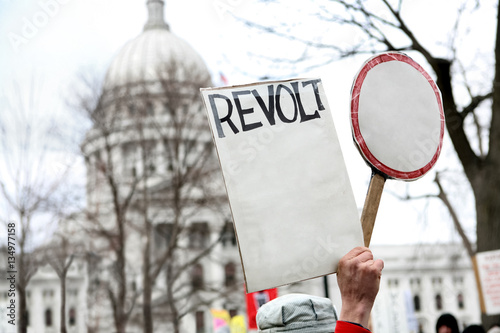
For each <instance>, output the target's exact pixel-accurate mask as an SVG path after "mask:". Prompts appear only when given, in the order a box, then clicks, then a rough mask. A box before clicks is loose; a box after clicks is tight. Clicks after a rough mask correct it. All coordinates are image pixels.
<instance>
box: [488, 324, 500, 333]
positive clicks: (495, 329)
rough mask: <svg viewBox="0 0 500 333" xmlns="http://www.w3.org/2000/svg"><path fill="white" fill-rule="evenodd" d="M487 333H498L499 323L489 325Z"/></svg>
mask: <svg viewBox="0 0 500 333" xmlns="http://www.w3.org/2000/svg"><path fill="white" fill-rule="evenodd" d="M487 333H500V323H498V324H493V325H491V326H490V328H489V329H488V331H487Z"/></svg>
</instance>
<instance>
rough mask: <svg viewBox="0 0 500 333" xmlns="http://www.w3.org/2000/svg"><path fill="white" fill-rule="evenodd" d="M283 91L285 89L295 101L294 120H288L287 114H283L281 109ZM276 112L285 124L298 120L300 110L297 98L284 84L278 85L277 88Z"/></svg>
mask: <svg viewBox="0 0 500 333" xmlns="http://www.w3.org/2000/svg"><path fill="white" fill-rule="evenodd" d="M281 89H285V90H286V91H287V92H288V93H289V94H290V97H291V98H292V100H293V105H294V113H293V118H292V119H288V118H287V117H285V114H284V113H283V110H282V109H281ZM276 112H277V113H278V117H280V119H281V121H282V122H284V123H293V122H294V121H295V120H297V116H298V109H297V101H296V100H295V96H294V94H293V92H292V91H291V90H290V88H288V87H287V86H284V85H282V84H280V85H278V87H277V88H276Z"/></svg>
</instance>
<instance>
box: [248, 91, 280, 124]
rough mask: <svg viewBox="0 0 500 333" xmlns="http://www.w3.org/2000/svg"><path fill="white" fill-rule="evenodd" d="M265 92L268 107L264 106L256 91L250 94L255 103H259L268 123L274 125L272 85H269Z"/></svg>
mask: <svg viewBox="0 0 500 333" xmlns="http://www.w3.org/2000/svg"><path fill="white" fill-rule="evenodd" d="M267 92H268V95H269V107H267V106H266V104H265V103H264V100H263V99H262V97H260V95H259V93H258V92H257V90H256V89H254V90H252V94H253V95H254V96H255V99H256V100H257V103H259V105H260V107H261V109H262V111H263V112H264V115H265V116H266V118H267V121H269V124H270V125H275V124H276V121H275V120H274V85H272V84H270V85H268V86H267Z"/></svg>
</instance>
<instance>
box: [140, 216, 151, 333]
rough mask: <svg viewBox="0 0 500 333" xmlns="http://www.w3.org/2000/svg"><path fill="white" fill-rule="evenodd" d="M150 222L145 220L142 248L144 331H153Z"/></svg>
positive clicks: (145, 332) (148, 332)
mask: <svg viewBox="0 0 500 333" xmlns="http://www.w3.org/2000/svg"><path fill="white" fill-rule="evenodd" d="M148 226H150V223H149V222H148V221H146V233H147V234H146V244H145V249H144V272H143V274H144V275H143V283H144V286H143V288H144V289H143V293H142V298H143V299H142V303H143V305H142V313H143V316H144V333H153V313H152V309H151V293H152V279H151V273H150V270H151V269H150V263H151V248H150V246H151V245H150V239H151V230H150V229H151V228H150V227H148Z"/></svg>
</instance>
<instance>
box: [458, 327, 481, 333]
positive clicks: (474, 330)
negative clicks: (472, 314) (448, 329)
mask: <svg viewBox="0 0 500 333" xmlns="http://www.w3.org/2000/svg"><path fill="white" fill-rule="evenodd" d="M463 333H486V331H485V330H484V328H483V326H481V325H469V326H467V328H466V329H465V330H464V332H463Z"/></svg>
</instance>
